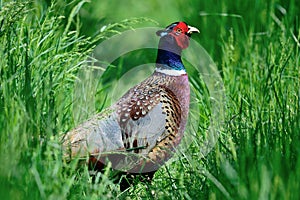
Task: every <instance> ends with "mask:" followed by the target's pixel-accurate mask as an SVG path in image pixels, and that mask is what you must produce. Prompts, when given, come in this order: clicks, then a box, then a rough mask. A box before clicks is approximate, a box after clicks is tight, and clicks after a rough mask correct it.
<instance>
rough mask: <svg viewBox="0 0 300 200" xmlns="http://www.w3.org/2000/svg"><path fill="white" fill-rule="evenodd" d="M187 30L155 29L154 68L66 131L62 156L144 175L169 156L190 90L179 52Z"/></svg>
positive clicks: (181, 26)
mask: <svg viewBox="0 0 300 200" xmlns="http://www.w3.org/2000/svg"><path fill="white" fill-rule="evenodd" d="M191 28H192V27H189V26H187V25H186V24H185V23H183V22H178V23H174V24H172V25H170V26H168V27H167V28H166V29H165V30H164V31H158V32H157V34H158V35H160V36H161V39H160V43H159V50H158V56H157V61H156V63H157V64H156V71H155V72H154V73H153V74H152V76H150V77H149V78H147V79H146V80H144V81H143V82H141V83H140V84H138V85H136V86H134V87H133V88H131V89H130V90H129V91H128V92H127V93H126V94H124V95H123V97H122V98H121V99H120V100H119V101H118V102H116V103H115V104H114V105H112V106H111V107H109V108H108V109H106V110H105V111H103V112H101V113H100V114H97V115H95V116H93V117H92V118H91V119H90V120H88V121H86V122H84V123H83V124H81V125H79V126H78V127H77V128H75V129H74V130H72V131H70V132H68V133H67V134H66V135H65V137H64V140H63V151H64V154H65V155H66V157H69V158H70V159H72V158H73V157H75V156H79V157H85V156H87V155H88V156H90V162H96V163H97V162H103V163H105V162H106V161H107V160H109V161H110V162H112V166H113V167H117V168H118V167H120V166H122V167H124V166H125V167H127V168H126V171H127V172H130V173H137V172H139V173H146V172H153V171H156V170H157V169H158V168H159V167H160V166H161V165H162V164H164V162H165V161H167V160H168V159H169V158H170V157H171V156H172V152H173V151H174V148H175V147H176V146H177V145H178V144H179V143H180V140H181V138H182V136H183V133H184V130H185V126H186V122H187V116H188V111H189V96H190V88H189V82H188V76H187V74H186V72H185V69H184V66H183V64H182V61H181V51H182V49H183V48H186V47H187V46H188V40H189V37H188V36H187V35H188V34H190V33H189V32H188V31H189V30H190V29H191ZM179 29H180V32H179V31H178V30H179ZM191 30H192V29H191ZM193 30H195V28H194V29H193ZM184 31H185V32H184ZM129 155H134V156H129Z"/></svg>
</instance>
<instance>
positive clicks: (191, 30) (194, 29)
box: [187, 26, 200, 35]
mask: <svg viewBox="0 0 300 200" xmlns="http://www.w3.org/2000/svg"><path fill="white" fill-rule="evenodd" d="M188 29H189V30H188V32H187V34H188V35H191V34H192V33H200V31H199V30H198V29H197V28H195V27H192V26H188Z"/></svg>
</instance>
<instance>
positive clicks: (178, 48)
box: [156, 22, 200, 71]
mask: <svg viewBox="0 0 300 200" xmlns="http://www.w3.org/2000/svg"><path fill="white" fill-rule="evenodd" d="M192 33H200V31H199V30H198V29H197V28H195V27H192V26H189V25H187V24H186V23H185V22H175V23H172V24H170V25H169V26H167V27H166V28H165V29H163V30H159V31H157V32H156V35H158V36H160V37H161V38H160V41H159V45H158V53H157V60H156V67H157V68H158V69H159V70H163V69H166V70H180V71H182V70H183V71H185V69H184V66H183V64H182V61H181V52H182V50H183V49H186V48H187V47H188V46H189V44H190V37H191V35H192Z"/></svg>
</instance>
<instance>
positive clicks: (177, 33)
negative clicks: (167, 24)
mask: <svg viewBox="0 0 300 200" xmlns="http://www.w3.org/2000/svg"><path fill="white" fill-rule="evenodd" d="M187 32H188V26H187V25H186V24H185V23H183V22H179V23H178V24H177V26H175V27H174V28H173V31H172V32H171V33H170V34H171V35H173V37H174V38H175V40H176V42H177V44H178V46H179V47H180V48H182V49H186V48H187V47H188V46H189V44H190V40H189V37H188V36H187V35H186V33H187Z"/></svg>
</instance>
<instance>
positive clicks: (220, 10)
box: [0, 0, 300, 199]
mask: <svg viewBox="0 0 300 200" xmlns="http://www.w3.org/2000/svg"><path fill="white" fill-rule="evenodd" d="M299 13H300V5H299V1H296V0H290V1H284V0H282V1H279V0H277V1H276V0H273V1H262V0H258V1H235V2H234V1H223V2H222V3H219V1H189V2H187V1H184V0H177V1H170V0H166V1H147V2H143V1H133V0H129V1H116V0H113V1H103V0H102V1H96V0H95V1H91V2H89V3H85V1H80V0H74V1H68V2H66V1H63V0H59V1H57V3H56V4H51V3H50V1H30V2H25V1H0V58H1V59H0V83H1V86H0V113H1V114H0V127H1V130H0V152H1V156H0V163H1V164H0V197H1V199H66V198H68V199H114V198H115V197H118V198H128V199H129V198H133V199H139V198H150V199H151V198H152V199H157V198H158V199H226V198H227V199H299V198H300V192H299V191H300V190H299V189H300V182H299V179H300V159H299V154H300V134H299V132H300V131H299V130H300V108H299V104H300V99H299V96H300V89H299V88H300V85H299V84H300V83H299V79H300V72H299V68H300V64H299V60H300V58H299V57H300V53H299V47H300V43H299V40H300V31H299V30H300V29H299V28H300V26H299ZM132 17H148V18H150V19H152V20H155V21H157V22H158V23H159V24H160V26H165V25H168V24H170V23H171V22H173V21H178V20H184V21H186V22H188V23H189V24H191V25H193V26H196V27H199V28H200V30H201V35H199V36H196V37H194V39H195V40H197V41H198V42H199V43H200V44H201V45H202V46H203V47H204V48H205V49H206V50H207V51H208V52H209V53H210V55H211V56H212V58H213V60H214V61H215V62H216V64H217V66H218V69H219V70H220V73H221V74H222V77H223V81H224V83H225V88H226V95H227V102H226V104H227V109H226V113H225V115H226V123H225V125H224V126H225V127H224V130H223V132H222V133H221V135H220V137H219V139H218V142H217V144H216V145H215V147H214V149H213V150H212V151H211V152H210V153H209V154H208V155H207V156H206V157H204V158H203V157H200V156H199V150H200V149H201V145H202V144H201V141H200V140H199V141H198V140H197V139H195V141H194V142H193V143H192V145H191V146H190V148H188V149H187V150H185V151H184V152H182V153H181V155H179V156H177V158H176V162H172V163H169V164H168V165H167V166H165V167H163V168H161V169H160V170H159V171H158V172H157V173H156V175H155V178H154V181H153V183H152V184H151V185H147V184H143V183H138V184H137V185H136V186H135V187H133V188H131V189H130V190H129V191H127V192H125V193H121V192H120V190H119V187H118V185H117V184H114V183H113V182H112V180H111V179H109V178H108V176H109V172H110V170H109V169H108V170H107V172H106V173H105V174H103V175H99V176H101V178H99V179H97V180H96V182H92V180H91V177H89V175H88V171H87V169H86V168H85V167H82V168H80V169H79V170H78V169H76V161H74V162H72V163H70V164H66V163H64V162H62V159H61V154H60V145H59V136H60V135H61V133H64V132H65V131H67V130H69V129H71V128H72V127H74V126H75V124H74V123H75V122H74V121H75V120H74V114H75V115H76V113H74V110H73V108H72V104H73V103H74V102H73V101H74V100H73V99H72V94H73V91H74V82H75V80H76V79H77V77H76V76H77V72H78V70H80V69H81V68H83V67H86V66H87V65H89V63H88V62H86V59H87V58H88V56H89V54H90V53H91V51H92V49H93V47H94V45H95V44H97V43H98V42H99V41H102V40H104V39H105V38H106V37H109V36H110V35H113V34H115V31H121V30H126V29H128V28H129V27H131V26H132V27H143V26H146V25H151V26H153V25H155V24H154V23H153V22H151V21H149V20H145V19H140V18H138V19H133V20H127V21H126V20H125V19H130V18H132ZM124 20H125V21H124ZM108 24H111V25H110V26H109V28H108V29H106V31H104V32H100V28H101V27H102V26H104V25H108ZM116 48H118V47H116ZM146 53H147V52H146V51H145V52H140V53H139V54H134V55H127V56H125V57H124V58H123V59H120V60H117V61H116V62H115V63H114V64H116V65H119V66H120V67H122V66H128V65H131V64H132V63H134V64H136V63H138V62H139V60H142V59H145V60H147V61H148V60H149V62H150V61H153V60H154V59H155V53H151V52H150V53H149V54H146ZM137 58H138V59H137ZM133 66H134V65H133ZM120 73H121V72H120ZM190 76H191V79H197V77H193V74H191V75H190ZM103 78H104V79H106V80H108V81H106V82H109V81H110V79H114V78H115V73H113V72H109V71H108V72H106V75H105V77H103ZM194 86H195V87H196V86H197V85H194ZM99 87H100V86H99ZM98 90H99V93H98V99H97V102H98V104H97V105H96V106H97V110H101V109H102V107H103V106H105V105H104V100H105V95H102V93H101V92H103V94H104V93H105V92H107V91H106V89H105V87H104V88H98ZM199 102H200V103H199V104H201V102H202V101H199ZM199 106H202V107H205V105H199ZM203 132H204V131H203V128H201V127H200V128H199V133H198V134H199V135H201V134H203Z"/></svg>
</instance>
